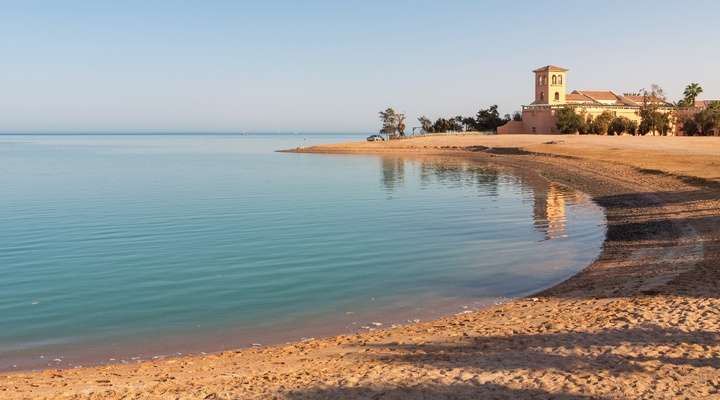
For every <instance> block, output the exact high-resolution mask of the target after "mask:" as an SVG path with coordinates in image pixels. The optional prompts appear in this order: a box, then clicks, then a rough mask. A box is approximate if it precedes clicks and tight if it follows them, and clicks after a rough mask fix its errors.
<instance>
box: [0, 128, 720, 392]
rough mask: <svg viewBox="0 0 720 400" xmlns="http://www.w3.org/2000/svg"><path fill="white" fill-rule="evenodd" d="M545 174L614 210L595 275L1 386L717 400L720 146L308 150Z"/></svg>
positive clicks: (675, 141) (495, 143) (551, 141)
mask: <svg viewBox="0 0 720 400" xmlns="http://www.w3.org/2000/svg"><path fill="white" fill-rule="evenodd" d="M294 151H296V152H304V153H343V154H346V153H357V154H397V155H404V156H412V157H426V156H432V157H439V158H445V157H447V158H456V157H462V158H465V159H469V160H474V161H475V162H478V163H492V164H493V165H495V166H499V167H500V168H513V169H516V168H520V169H531V170H533V171H536V172H537V173H539V174H540V175H542V176H543V177H545V178H546V179H549V180H551V181H555V182H558V183H560V184H563V185H567V186H570V187H572V188H575V189H578V190H580V191H583V192H585V193H587V194H589V195H590V196H592V197H593V199H594V200H595V201H596V202H597V203H598V204H599V205H601V206H602V207H604V208H605V210H606V215H607V222H608V231H607V238H606V241H605V243H604V245H603V250H602V253H601V255H600V256H599V257H598V259H597V260H596V261H595V262H594V263H593V264H591V265H589V266H588V267H587V268H585V269H584V270H583V271H582V272H580V273H579V274H577V275H575V276H574V277H572V278H571V279H569V280H567V281H565V282H563V283H561V284H559V285H556V286H555V287H553V288H550V289H548V290H545V291H543V292H542V293H538V294H535V295H532V296H529V297H527V298H523V299H517V300H514V301H511V302H509V303H506V304H502V305H498V306H493V307H490V308H486V309H483V310H481V311H477V312H472V313H464V314H461V315H453V316H448V317H445V318H442V319H438V320H435V321H429V322H420V323H416V324H409V325H404V326H401V327H397V328H392V329H379V330H376V331H372V332H367V333H362V334H353V335H344V336H336V337H330V338H323V339H312V340H307V341H304V342H299V343H294V344H290V345H282V346H274V347H260V348H249V349H239V350H236V351H226V352H222V353H219V354H209V355H195V356H186V357H177V358H168V359H159V360H152V361H144V362H140V363H134V364H114V365H105V366H98V367H89V368H78V369H68V370H54V369H52V370H45V371H40V372H21V373H6V374H2V375H0V398H2V399H290V400H296V399H479V398H492V399H504V398H507V399H522V398H559V399H590V398H593V399H594V398H598V399H625V398H643V399H645V398H648V399H650V398H688V399H698V398H719V399H720V296H718V294H720V272H719V271H718V269H717V267H718V265H720V138H713V137H600V136H544V135H508V136H479V135H464V136H433V137H423V138H415V139H405V140H397V141H392V142H383V143H368V142H356V143H347V144H336V145H326V146H317V147H309V148H302V149H295V150H294Z"/></svg>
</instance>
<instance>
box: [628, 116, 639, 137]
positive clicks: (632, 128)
mask: <svg viewBox="0 0 720 400" xmlns="http://www.w3.org/2000/svg"><path fill="white" fill-rule="evenodd" d="M625 129H627V133H629V134H631V135H633V136H635V135H637V130H638V123H637V121H635V120H632V119H628V123H627V126H626V127H625Z"/></svg>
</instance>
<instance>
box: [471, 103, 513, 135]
mask: <svg viewBox="0 0 720 400" xmlns="http://www.w3.org/2000/svg"><path fill="white" fill-rule="evenodd" d="M475 121H476V128H477V130H478V131H496V130H497V127H498V126H501V125H504V124H505V123H506V122H507V120H505V119H502V118H500V113H499V112H498V106H497V105H496V104H495V105H492V106H490V108H486V109H480V110H479V111H478V112H477V115H476V116H475Z"/></svg>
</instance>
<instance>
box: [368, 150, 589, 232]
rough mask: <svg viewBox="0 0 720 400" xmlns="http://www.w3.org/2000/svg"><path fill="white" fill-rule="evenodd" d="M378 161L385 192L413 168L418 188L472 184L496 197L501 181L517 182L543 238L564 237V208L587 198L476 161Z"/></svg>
mask: <svg viewBox="0 0 720 400" xmlns="http://www.w3.org/2000/svg"><path fill="white" fill-rule="evenodd" d="M380 162H381V167H382V168H381V171H382V179H381V185H382V188H383V189H384V190H385V191H386V192H387V193H388V194H392V193H393V192H395V191H396V190H398V189H400V188H401V187H403V186H404V185H405V184H406V182H405V175H406V174H407V173H409V172H410V171H413V172H414V171H415V170H417V171H418V172H417V173H418V175H419V181H420V185H421V187H429V186H431V185H433V184H441V185H445V186H447V187H449V188H463V187H476V188H478V189H481V192H482V194H483V195H485V196H492V197H498V195H499V190H500V187H501V186H502V185H503V184H509V185H519V186H520V187H521V188H522V191H523V194H524V195H526V196H527V197H528V199H529V200H531V201H532V202H533V207H532V213H533V215H532V219H533V226H534V227H535V229H536V230H537V231H538V232H540V233H542V234H543V236H544V238H545V240H551V239H559V238H564V237H567V207H568V206H571V205H574V204H580V203H583V202H587V201H589V200H588V199H587V197H586V196H584V195H583V194H582V193H579V192H577V191H574V190H572V189H569V188H567V187H564V186H562V185H558V184H555V183H552V182H548V181H546V180H544V179H541V178H539V177H537V176H531V175H522V174H518V175H511V174H507V173H502V172H499V171H498V170H497V169H494V168H490V167H488V166H485V165H481V164H478V163H476V162H468V161H463V160H448V159H443V158H431V157H428V158H422V159H403V158H398V157H381V158H380Z"/></svg>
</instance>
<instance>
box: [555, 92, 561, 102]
mask: <svg viewBox="0 0 720 400" xmlns="http://www.w3.org/2000/svg"><path fill="white" fill-rule="evenodd" d="M555 101H560V92H555Z"/></svg>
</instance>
